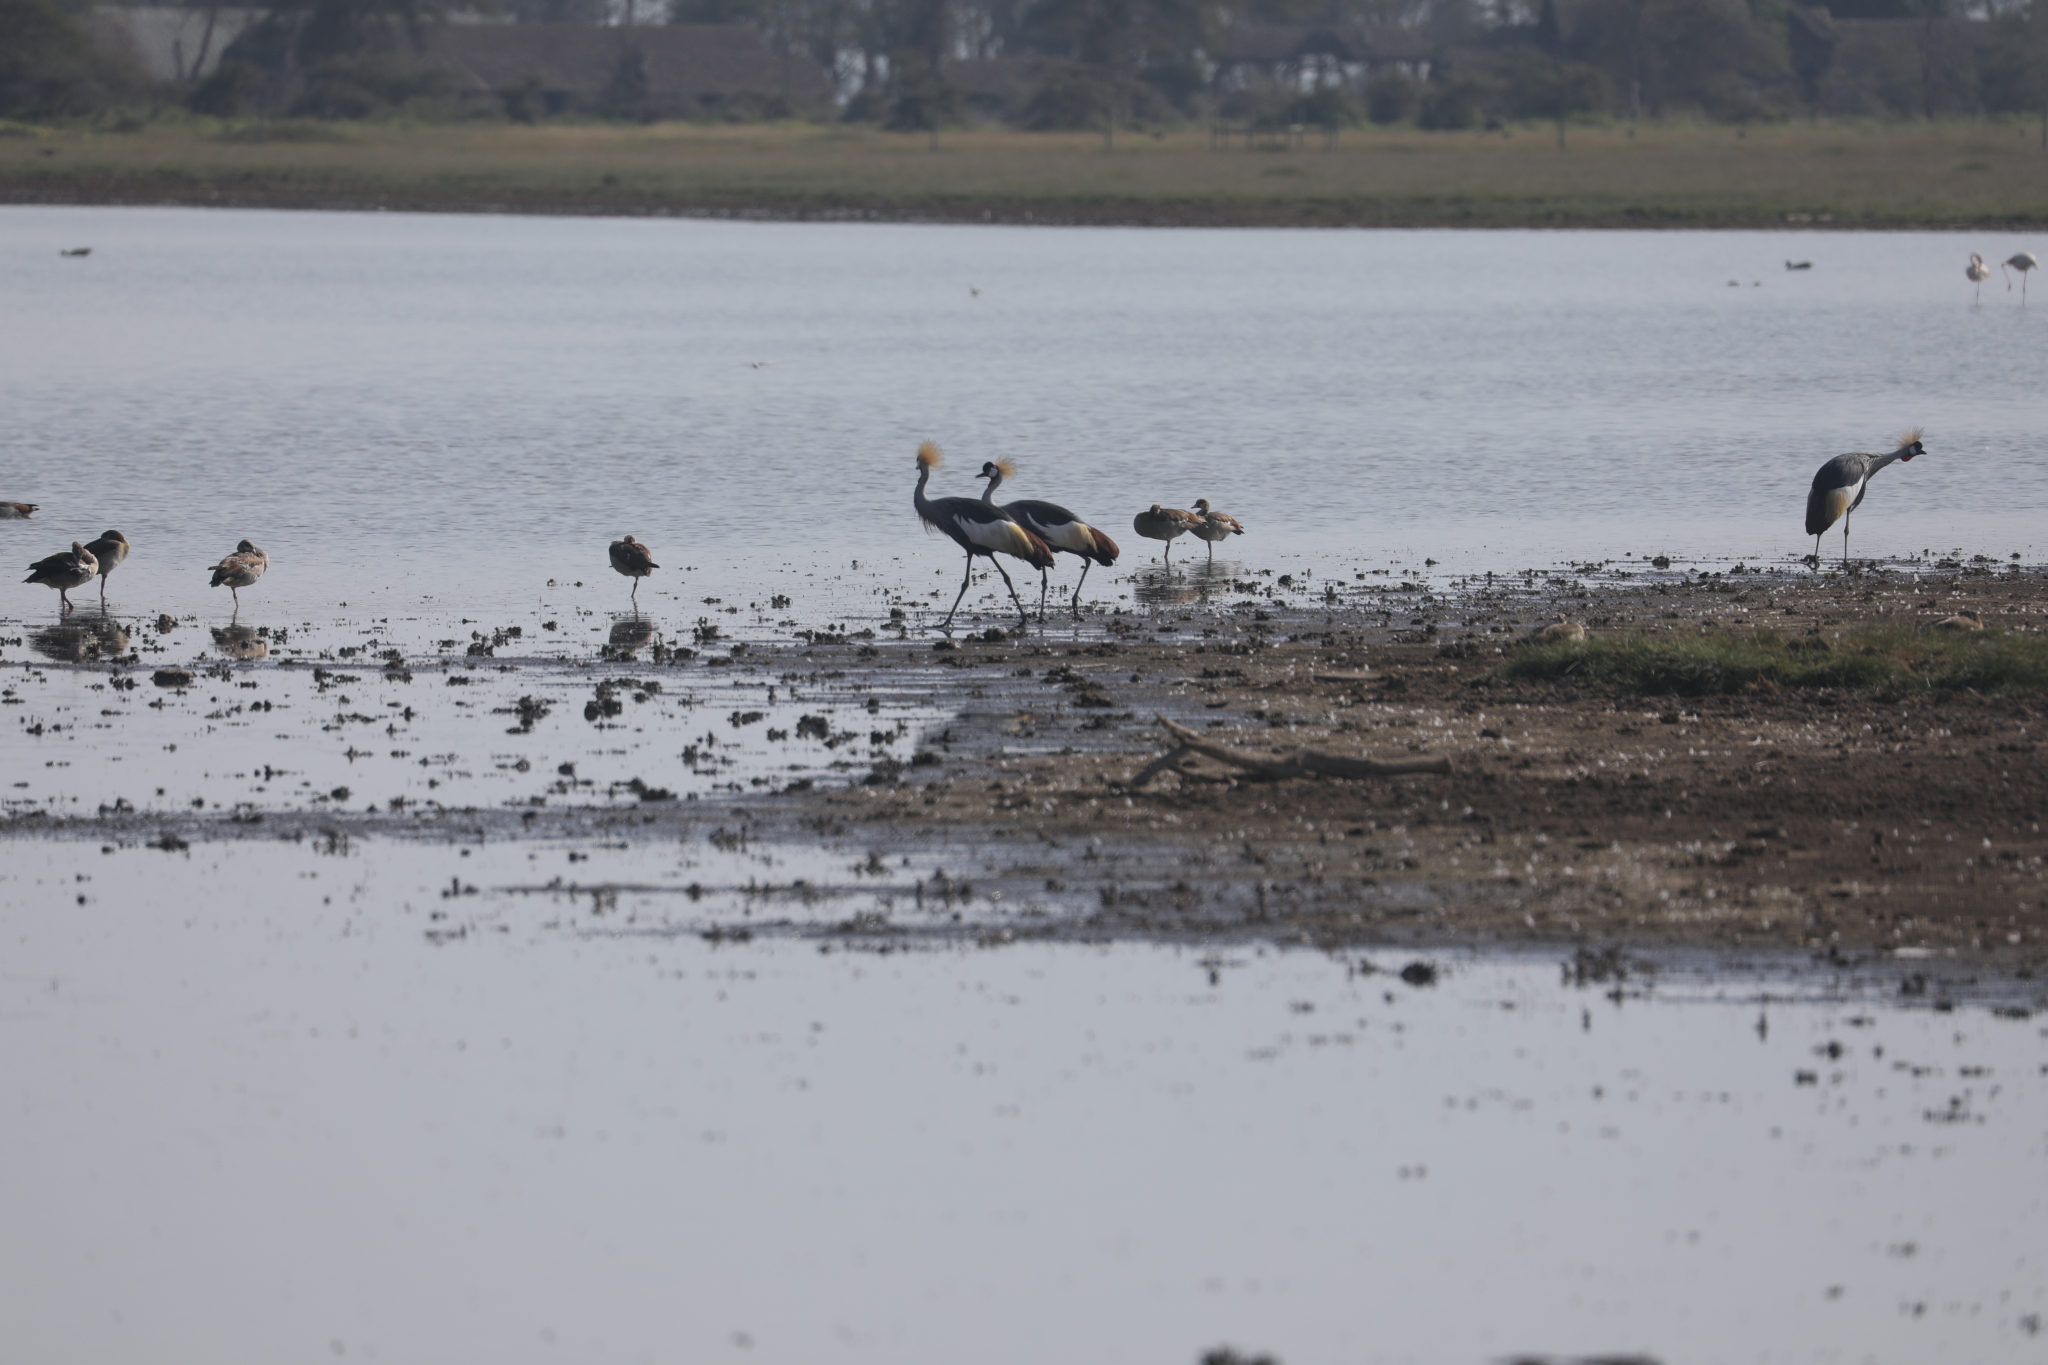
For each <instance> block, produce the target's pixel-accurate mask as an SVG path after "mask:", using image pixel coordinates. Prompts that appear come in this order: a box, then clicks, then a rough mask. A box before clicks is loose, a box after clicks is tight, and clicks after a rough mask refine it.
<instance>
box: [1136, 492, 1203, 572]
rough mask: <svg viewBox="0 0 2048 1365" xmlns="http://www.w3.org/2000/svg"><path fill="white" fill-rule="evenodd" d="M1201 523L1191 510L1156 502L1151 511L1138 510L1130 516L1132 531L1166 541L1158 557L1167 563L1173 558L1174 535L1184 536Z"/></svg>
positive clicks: (1148, 538)
mask: <svg viewBox="0 0 2048 1365" xmlns="http://www.w3.org/2000/svg"><path fill="white" fill-rule="evenodd" d="M1201 524H1202V519H1201V518H1200V517H1198V516H1196V515H1195V514H1194V513H1193V512H1188V511H1183V510H1182V509H1180V508H1178V507H1161V506H1160V505H1159V504H1158V503H1156V502H1155V503H1153V504H1152V510H1151V511H1149V512H1140V513H1138V515H1137V516H1135V517H1133V518H1131V529H1132V530H1133V531H1136V532H1137V533H1138V534H1139V535H1141V536H1143V537H1145V539H1147V540H1163V541H1165V542H1166V553H1165V554H1164V555H1161V556H1160V558H1162V559H1164V560H1166V561H1167V562H1169V563H1171V562H1172V560H1173V541H1174V537H1176V536H1184V535H1186V534H1187V533H1188V532H1190V531H1192V530H1194V529H1195V528H1196V527H1197V526H1199V525H1201Z"/></svg>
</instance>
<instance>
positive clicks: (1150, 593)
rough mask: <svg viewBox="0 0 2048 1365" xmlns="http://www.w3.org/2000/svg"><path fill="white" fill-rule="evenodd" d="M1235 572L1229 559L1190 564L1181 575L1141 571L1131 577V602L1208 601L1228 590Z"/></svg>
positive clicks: (1154, 604)
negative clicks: (1213, 595)
mask: <svg viewBox="0 0 2048 1365" xmlns="http://www.w3.org/2000/svg"><path fill="white" fill-rule="evenodd" d="M1232 572H1233V570H1232V567H1231V565H1230V562H1229V561H1227V560H1210V561H1206V562H1204V563H1200V564H1194V565H1190V566H1189V567H1188V568H1187V569H1186V570H1184V571H1182V572H1178V573H1177V572H1175V571H1174V570H1172V569H1167V568H1159V569H1140V570H1139V571H1138V572H1137V573H1136V574H1134V575H1132V577H1131V600H1132V601H1134V602H1142V603H1143V604H1145V605H1146V606H1148V607H1177V606H1181V605H1183V604H1185V603H1189V602H1207V601H1208V600H1209V594H1210V593H1211V592H1218V591H1221V592H1227V591H1229V589H1230V584H1231V575H1232Z"/></svg>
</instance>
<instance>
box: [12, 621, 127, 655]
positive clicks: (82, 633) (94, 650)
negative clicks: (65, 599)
mask: <svg viewBox="0 0 2048 1365" xmlns="http://www.w3.org/2000/svg"><path fill="white" fill-rule="evenodd" d="M28 647H29V648H30V649H33V650H34V651H35V652H36V653H38V654H40V655H42V656H43V657H44V658H45V659H54V660H56V661H57V662H58V663H60V664H89V663H103V662H110V661H112V660H114V659H117V658H119V657H121V656H122V655H124V654H126V653H127V652H128V628H127V627H126V626H123V625H122V624H121V623H120V622H119V621H116V620H113V619H111V618H108V617H102V618H101V619H99V620H97V621H81V622H79V623H78V624H77V625H64V626H45V627H43V628H42V629H41V630H32V631H30V632H29V635H28Z"/></svg>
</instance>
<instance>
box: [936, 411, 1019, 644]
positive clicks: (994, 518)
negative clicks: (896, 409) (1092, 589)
mask: <svg viewBox="0 0 2048 1365" xmlns="http://www.w3.org/2000/svg"><path fill="white" fill-rule="evenodd" d="M945 458H946V457H945V456H944V455H942V454H941V453H940V452H939V448H938V446H937V445H936V444H934V443H933V442H931V441H926V442H925V443H924V444H923V445H921V446H919V447H918V448H917V491H916V492H914V493H913V494H911V498H910V503H911V506H913V507H915V508H917V515H918V518H919V519H920V520H921V521H923V522H924V524H925V526H926V527H927V528H928V529H930V530H934V531H943V532H945V533H946V534H947V535H948V536H951V537H952V538H953V543H954V544H955V545H958V546H959V547H960V548H961V549H963V550H965V551H967V572H966V574H965V575H964V576H963V577H962V578H961V579H960V591H959V593H958V594H957V595H956V596H955V597H954V598H953V609H952V611H949V612H947V613H946V619H945V621H944V622H942V623H941V624H940V626H939V629H940V630H944V629H946V628H947V627H948V626H950V625H952V624H953V614H954V612H957V611H959V610H960V599H961V598H963V597H965V596H967V585H968V584H969V583H970V582H972V581H973V579H974V557H975V556H976V555H986V556H988V562H989V563H991V564H994V565H995V568H996V572H997V573H999V574H1002V575H1003V586H1004V587H1006V588H1008V589H1009V590H1010V600H1011V601H1013V602H1015V603H1016V604H1017V622H1018V624H1019V625H1023V624H1025V623H1026V622H1028V621H1029V620H1030V618H1029V617H1028V616H1026V615H1025V614H1024V600H1023V599H1022V598H1020V597H1018V596H1017V585H1016V584H1015V583H1012V582H1011V581H1010V575H1009V574H1008V573H1005V572H1004V570H1003V566H1002V564H1001V563H1000V562H999V561H998V560H997V559H996V556H997V555H998V554H1006V555H1014V556H1016V557H1017V558H1018V559H1021V560H1023V561H1024V562H1025V563H1027V564H1029V565H1031V566H1032V567H1033V568H1038V569H1049V568H1051V567H1052V561H1053V554H1052V549H1051V548H1050V547H1049V546H1047V545H1046V543H1045V542H1044V541H1043V540H1040V539H1039V538H1038V537H1037V536H1035V535H1033V534H1032V533H1031V532H1029V531H1027V530H1025V529H1024V528H1023V527H1022V526H1021V525H1019V524H1018V523H1017V522H1016V521H1015V520H1014V519H1012V518H1011V516H1010V514H1009V513H1007V512H1005V511H1004V510H1003V509H1002V508H1000V507H997V506H996V505H995V504H993V503H987V502H981V501H978V500H977V499H974V498H928V497H926V496H925V495H924V485H925V481H926V480H927V479H929V478H931V476H932V471H933V470H934V469H937V468H938V467H939V466H940V465H941V464H943V463H944V462H945Z"/></svg>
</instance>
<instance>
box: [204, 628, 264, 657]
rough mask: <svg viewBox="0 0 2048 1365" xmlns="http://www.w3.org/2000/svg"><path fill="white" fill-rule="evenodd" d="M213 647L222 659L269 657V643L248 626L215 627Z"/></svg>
mask: <svg viewBox="0 0 2048 1365" xmlns="http://www.w3.org/2000/svg"><path fill="white" fill-rule="evenodd" d="M213 647H214V648H215V649H217V650H219V651H220V655H221V657H222V658H223V659H267V658H269V657H270V641H268V640H265V639H263V638H262V637H261V636H259V635H257V634H256V632H255V631H254V630H253V629H252V628H250V627H248V626H215V627H214V628H213Z"/></svg>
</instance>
